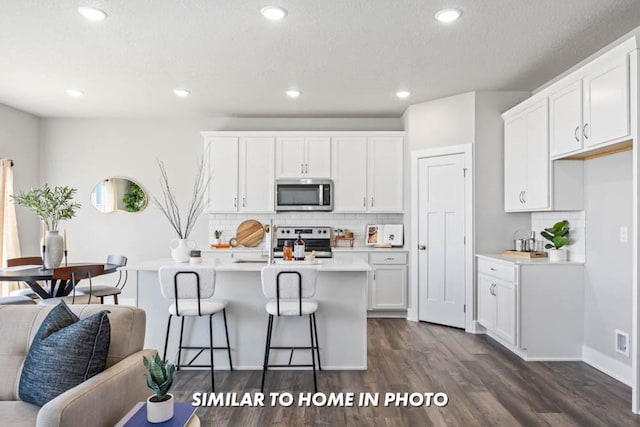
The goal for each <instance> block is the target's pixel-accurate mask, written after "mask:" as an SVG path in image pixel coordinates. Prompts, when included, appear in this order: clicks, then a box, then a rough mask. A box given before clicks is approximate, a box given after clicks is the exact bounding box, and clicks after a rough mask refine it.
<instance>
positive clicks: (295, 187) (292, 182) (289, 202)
mask: <svg viewBox="0 0 640 427" xmlns="http://www.w3.org/2000/svg"><path fill="white" fill-rule="evenodd" d="M332 210H333V182H332V181H331V180H330V179H308V178H301V179H277V180H276V211H279V212H282V211H332Z"/></svg>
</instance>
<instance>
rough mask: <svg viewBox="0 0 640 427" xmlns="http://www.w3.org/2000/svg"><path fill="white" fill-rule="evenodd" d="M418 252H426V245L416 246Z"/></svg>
mask: <svg viewBox="0 0 640 427" xmlns="http://www.w3.org/2000/svg"><path fill="white" fill-rule="evenodd" d="M418 250H420V251H426V250H427V245H418Z"/></svg>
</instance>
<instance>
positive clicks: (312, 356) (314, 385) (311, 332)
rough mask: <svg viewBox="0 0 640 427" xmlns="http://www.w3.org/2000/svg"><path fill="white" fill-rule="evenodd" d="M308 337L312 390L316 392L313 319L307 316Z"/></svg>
mask: <svg viewBox="0 0 640 427" xmlns="http://www.w3.org/2000/svg"><path fill="white" fill-rule="evenodd" d="M309 338H310V340H311V366H312V367H313V390H314V392H315V393H317V392H318V382H317V380H316V353H315V351H313V320H312V317H311V316H309Z"/></svg>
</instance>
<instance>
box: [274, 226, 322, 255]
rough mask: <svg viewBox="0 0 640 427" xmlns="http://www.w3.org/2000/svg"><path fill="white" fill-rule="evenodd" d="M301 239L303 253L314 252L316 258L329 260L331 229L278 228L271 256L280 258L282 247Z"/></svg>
mask: <svg viewBox="0 0 640 427" xmlns="http://www.w3.org/2000/svg"><path fill="white" fill-rule="evenodd" d="M298 235H300V237H302V240H304V243H305V253H306V254H309V253H311V251H316V257H317V258H331V257H332V256H333V253H332V252H331V227H305V226H282V225H281V226H278V229H277V230H276V242H275V245H274V252H273V256H274V257H276V258H282V247H283V246H284V242H285V241H287V240H289V241H291V244H293V241H294V240H296V239H297V238H298Z"/></svg>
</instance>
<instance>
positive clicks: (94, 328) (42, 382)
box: [18, 301, 111, 406]
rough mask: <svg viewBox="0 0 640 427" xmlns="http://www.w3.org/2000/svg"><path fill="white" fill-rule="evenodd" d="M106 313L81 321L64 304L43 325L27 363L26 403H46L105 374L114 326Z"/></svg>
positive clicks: (24, 375) (22, 389) (22, 396)
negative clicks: (103, 372)
mask: <svg viewBox="0 0 640 427" xmlns="http://www.w3.org/2000/svg"><path fill="white" fill-rule="evenodd" d="M107 313H109V312H108V311H106V310H103V311H100V312H98V313H95V314H93V315H91V316H89V317H87V318H85V319H82V320H80V319H79V318H78V316H76V315H75V314H73V312H72V311H71V310H69V307H67V305H66V304H65V303H64V301H62V302H61V303H60V304H58V305H57V306H55V307H54V308H53V309H52V310H51V311H50V312H49V314H48V315H47V317H46V318H45V319H44V321H43V322H42V325H40V329H38V332H37V333H36V336H35V337H34V338H33V342H32V343H31V348H29V353H28V354H27V358H26V359H25V361H24V366H23V368H22V375H21V376H20V385H19V387H18V394H19V396H20V399H21V400H23V401H24V402H29V403H33V404H35V405H38V406H43V405H44V404H45V403H47V402H49V401H50V400H52V399H54V398H55V397H57V396H59V395H60V394H62V393H64V392H65V391H67V390H69V389H71V388H73V387H75V386H77V385H78V384H81V383H82V382H84V381H86V380H87V379H89V378H91V377H92V376H94V375H96V374H98V373H100V372H102V371H103V370H104V368H105V366H106V364H107V354H108V353H109V344H110V340H111V326H110V324H109V318H108V317H107Z"/></svg>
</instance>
